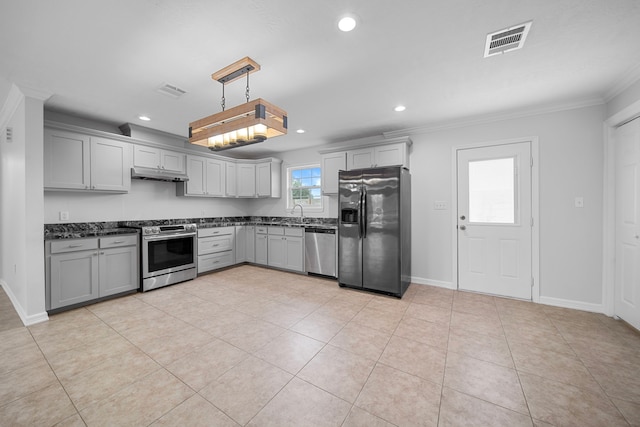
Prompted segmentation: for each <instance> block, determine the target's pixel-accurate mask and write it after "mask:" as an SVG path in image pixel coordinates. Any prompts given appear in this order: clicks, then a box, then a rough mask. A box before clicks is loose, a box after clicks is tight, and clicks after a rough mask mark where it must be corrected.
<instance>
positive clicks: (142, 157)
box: [133, 145, 160, 169]
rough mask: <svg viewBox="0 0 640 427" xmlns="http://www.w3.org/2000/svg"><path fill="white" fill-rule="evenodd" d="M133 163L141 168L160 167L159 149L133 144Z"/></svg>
mask: <svg viewBox="0 0 640 427" xmlns="http://www.w3.org/2000/svg"><path fill="white" fill-rule="evenodd" d="M133 164H134V166H137V167H141V168H152V169H159V168H160V149H159V148H153V147H147V146H146V145H134V146H133Z"/></svg>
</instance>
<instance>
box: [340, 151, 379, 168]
mask: <svg viewBox="0 0 640 427" xmlns="http://www.w3.org/2000/svg"><path fill="white" fill-rule="evenodd" d="M374 164H375V161H374V157H373V149H372V148H361V149H359V150H352V151H347V169H349V170H352V169H365V168H370V167H372V166H373V165H374Z"/></svg>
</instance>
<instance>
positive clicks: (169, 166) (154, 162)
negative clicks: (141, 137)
mask: <svg viewBox="0 0 640 427" xmlns="http://www.w3.org/2000/svg"><path fill="white" fill-rule="evenodd" d="M133 164H134V166H138V167H143V168H152V169H161V170H166V171H171V172H180V173H184V172H185V155H184V154H182V153H177V152H175V151H170V150H163V149H160V148H155V147H148V146H146V145H138V144H136V145H135V146H134V149H133Z"/></svg>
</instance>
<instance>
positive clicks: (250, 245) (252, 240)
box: [245, 225, 256, 262]
mask: <svg viewBox="0 0 640 427" xmlns="http://www.w3.org/2000/svg"><path fill="white" fill-rule="evenodd" d="M245 261H248V262H255V261H256V228H255V227H254V226H253V225H248V226H246V232H245Z"/></svg>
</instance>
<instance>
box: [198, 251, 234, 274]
mask: <svg viewBox="0 0 640 427" xmlns="http://www.w3.org/2000/svg"><path fill="white" fill-rule="evenodd" d="M234 263H235V259H234V256H233V251H226V252H221V253H216V254H210V255H200V256H198V273H204V272H205V271H210V270H215V269H216V268H222V267H228V266H230V265H233V264H234Z"/></svg>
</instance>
